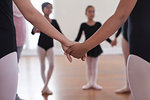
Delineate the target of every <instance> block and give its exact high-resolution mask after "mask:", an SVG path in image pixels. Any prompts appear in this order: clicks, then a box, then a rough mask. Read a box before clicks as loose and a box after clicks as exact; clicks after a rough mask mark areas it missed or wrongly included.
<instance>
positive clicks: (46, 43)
mask: <svg viewBox="0 0 150 100" xmlns="http://www.w3.org/2000/svg"><path fill="white" fill-rule="evenodd" d="M51 24H52V25H53V26H54V27H55V28H56V29H57V30H58V31H59V32H61V30H60V28H59V25H58V23H57V21H56V20H54V19H53V20H52V22H51ZM61 33H62V32H61ZM32 34H34V32H33V30H32ZM38 46H40V47H41V48H43V49H44V50H45V51H47V50H48V49H49V48H52V47H53V46H54V43H53V39H52V38H51V37H49V36H47V35H46V34H44V33H43V32H40V37H39V41H38Z"/></svg>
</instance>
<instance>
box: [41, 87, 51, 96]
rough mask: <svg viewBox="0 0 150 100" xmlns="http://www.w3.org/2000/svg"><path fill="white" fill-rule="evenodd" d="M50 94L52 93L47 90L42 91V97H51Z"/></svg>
mask: <svg viewBox="0 0 150 100" xmlns="http://www.w3.org/2000/svg"><path fill="white" fill-rule="evenodd" d="M52 94H53V93H52V92H51V91H50V90H49V89H48V88H46V89H44V90H42V95H52Z"/></svg>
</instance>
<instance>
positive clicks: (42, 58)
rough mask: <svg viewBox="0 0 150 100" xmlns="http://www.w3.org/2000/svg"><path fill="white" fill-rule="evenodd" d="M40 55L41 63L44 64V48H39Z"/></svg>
mask: <svg viewBox="0 0 150 100" xmlns="http://www.w3.org/2000/svg"><path fill="white" fill-rule="evenodd" d="M38 55H39V59H40V62H41V63H44V62H45V57H46V51H45V50H44V49H43V48H41V47H38Z"/></svg>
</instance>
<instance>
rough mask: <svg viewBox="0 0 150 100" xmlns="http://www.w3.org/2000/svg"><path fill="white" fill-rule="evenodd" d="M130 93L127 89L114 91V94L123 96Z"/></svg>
mask: <svg viewBox="0 0 150 100" xmlns="http://www.w3.org/2000/svg"><path fill="white" fill-rule="evenodd" d="M130 92H131V91H130V89H129V88H127V87H125V88H121V89H118V90H116V91H115V93H117V94H124V93H130Z"/></svg>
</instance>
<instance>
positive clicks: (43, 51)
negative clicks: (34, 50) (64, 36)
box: [32, 2, 61, 95]
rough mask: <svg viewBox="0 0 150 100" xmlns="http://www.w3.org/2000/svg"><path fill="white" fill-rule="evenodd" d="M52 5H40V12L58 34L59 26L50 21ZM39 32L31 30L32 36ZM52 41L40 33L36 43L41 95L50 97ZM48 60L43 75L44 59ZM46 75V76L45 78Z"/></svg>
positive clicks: (52, 61) (54, 21)
mask: <svg viewBox="0 0 150 100" xmlns="http://www.w3.org/2000/svg"><path fill="white" fill-rule="evenodd" d="M52 8H53V6H52V4H50V3H48V2H45V3H43V4H42V11H43V13H44V16H45V18H46V19H47V20H48V21H49V23H51V24H52V25H53V26H54V27H55V28H56V29H57V30H58V31H59V32H61V30H60V28H59V25H58V23H57V21H56V20H54V19H50V17H49V16H50V14H51V13H52ZM39 32H40V30H39V29H38V28H33V30H32V34H35V33H39ZM53 47H54V43H53V39H52V38H51V37H49V36H47V35H45V33H43V32H40V37H39V41H38V54H39V60H40V64H41V76H42V79H43V82H44V87H43V90H42V95H45V94H47V95H52V92H51V91H50V90H49V88H48V83H49V81H50V78H51V76H52V73H53V69H54V52H53ZM46 58H47V59H48V61H49V70H48V73H47V75H46V74H45V69H46V68H45V59H46ZM45 75H46V76H45Z"/></svg>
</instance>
